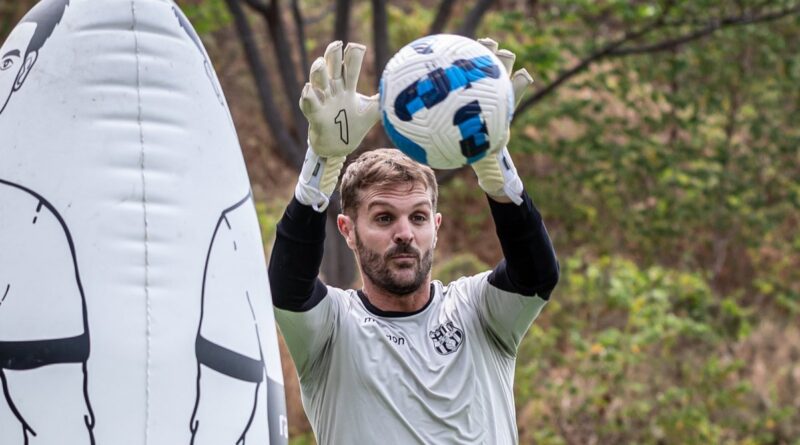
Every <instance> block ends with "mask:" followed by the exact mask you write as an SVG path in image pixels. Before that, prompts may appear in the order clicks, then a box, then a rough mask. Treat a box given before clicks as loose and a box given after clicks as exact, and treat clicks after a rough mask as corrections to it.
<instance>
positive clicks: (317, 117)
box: [300, 41, 380, 157]
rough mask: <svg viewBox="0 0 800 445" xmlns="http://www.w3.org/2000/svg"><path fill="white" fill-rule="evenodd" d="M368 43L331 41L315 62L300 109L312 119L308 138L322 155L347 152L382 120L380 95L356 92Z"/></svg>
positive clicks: (346, 153) (302, 95)
mask: <svg viewBox="0 0 800 445" xmlns="http://www.w3.org/2000/svg"><path fill="white" fill-rule="evenodd" d="M365 51H366V47H365V46H364V45H359V44H357V43H348V44H347V48H345V50H344V60H343V58H342V42H341V41H336V42H333V43H331V44H330V45H328V48H327V49H326V50H325V57H324V58H323V57H319V58H317V60H315V61H314V63H313V64H312V65H311V74H310V76H309V77H310V82H308V83H306V85H305V87H304V88H303V93H302V94H301V96H300V109H301V110H303V114H304V115H305V116H306V119H308V142H309V144H310V145H311V148H312V149H313V150H314V152H315V153H316V154H318V155H319V156H321V157H331V156H347V155H348V154H350V153H352V152H353V151H354V150H355V149H356V148H357V147H358V145H359V144H360V143H361V141H362V140H363V139H364V136H366V135H367V132H369V130H370V129H371V128H372V126H373V125H375V123H376V122H378V118H379V117H380V112H379V110H378V95H377V94H376V95H374V96H372V97H367V96H364V95H363V94H359V93H357V92H356V86H357V85H358V76H359V74H360V72H361V62H362V61H363V60H364V52H365Z"/></svg>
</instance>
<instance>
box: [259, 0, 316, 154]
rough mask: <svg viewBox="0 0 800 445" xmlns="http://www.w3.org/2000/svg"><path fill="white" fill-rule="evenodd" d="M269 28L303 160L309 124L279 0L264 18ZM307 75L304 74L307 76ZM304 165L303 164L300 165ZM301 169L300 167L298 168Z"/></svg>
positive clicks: (276, 0)
mask: <svg viewBox="0 0 800 445" xmlns="http://www.w3.org/2000/svg"><path fill="white" fill-rule="evenodd" d="M264 18H265V19H266V21H267V24H268V26H269V34H270V37H271V38H272V48H273V50H274V53H275V60H276V61H277V63H276V65H277V66H278V72H279V73H280V75H281V83H282V84H283V91H284V93H285V96H286V103H287V104H288V106H289V108H290V109H291V115H292V122H293V124H294V130H295V134H296V135H297V137H296V138H295V140H296V141H298V144H297V149H298V151H299V154H300V157H301V158H302V156H303V154H304V153H305V142H306V139H307V137H308V123H307V121H306V118H305V116H303V112H302V111H300V106H299V105H297V101H298V100H299V99H300V81H299V79H298V77H297V70H296V69H295V64H294V60H293V59H292V54H293V53H294V51H293V50H292V49H293V48H292V45H291V44H290V43H289V39H288V38H287V35H286V27H285V26H284V25H283V15H282V14H281V5H280V1H279V0H272V4H271V5H270V7H269V9H268V14H267V15H265V17H264ZM306 75H307V74H305V73H304V74H303V76H306ZM300 165H302V164H300ZM298 169H299V167H298Z"/></svg>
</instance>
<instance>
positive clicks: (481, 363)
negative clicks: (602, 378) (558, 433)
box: [275, 272, 546, 445]
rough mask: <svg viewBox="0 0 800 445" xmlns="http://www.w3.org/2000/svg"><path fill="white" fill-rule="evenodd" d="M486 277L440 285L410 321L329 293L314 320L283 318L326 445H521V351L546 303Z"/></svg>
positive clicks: (353, 296)
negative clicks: (517, 378) (517, 382)
mask: <svg viewBox="0 0 800 445" xmlns="http://www.w3.org/2000/svg"><path fill="white" fill-rule="evenodd" d="M488 276H489V272H486V273H482V274H479V275H476V276H473V277H466V278H461V279H459V280H458V281H455V282H453V283H451V284H449V285H448V286H446V287H445V286H443V285H442V283H440V282H438V281H434V282H433V284H432V288H433V298H432V299H431V301H430V302H429V303H428V305H427V306H426V307H425V308H424V309H422V310H421V311H419V312H417V313H413V314H409V315H398V316H394V315H395V314H384V315H383V316H381V315H377V314H376V313H375V312H373V311H371V310H370V309H368V308H367V306H365V304H364V303H363V302H362V300H361V298H360V297H359V295H358V293H357V292H356V291H354V290H348V291H344V290H341V289H337V288H334V287H330V286H329V287H328V288H327V289H328V295H327V296H326V297H325V298H324V299H322V301H321V302H319V303H318V304H317V305H316V306H314V307H313V308H312V309H310V310H308V311H305V312H293V311H288V310H283V309H276V311H275V312H276V319H277V321H278V324H279V325H280V327H281V330H282V331H283V333H284V335H285V338H286V341H287V344H288V346H289V351H290V352H291V354H292V358H293V359H294V361H295V364H296V366H297V370H298V374H299V376H300V382H301V388H302V396H303V404H304V406H305V410H306V413H307V414H308V417H309V420H310V421H311V424H312V427H313V428H314V432H315V434H316V436H317V440H318V441H319V443H320V444H321V445H327V444H386V443H392V444H415V443H423V444H493V445H494V444H515V443H517V441H518V436H517V426H516V416H515V410H514V394H513V382H514V363H515V357H516V350H517V347H518V346H519V343H520V340H521V338H522V336H523V334H524V333H525V331H527V329H528V327H529V326H530V324H531V322H532V321H533V320H534V319H535V318H536V317H537V316H538V315H539V312H540V311H541V309H542V307H543V306H544V304H545V303H546V301H545V300H543V299H541V298H539V297H538V296H536V297H525V296H521V295H518V294H514V293H509V292H506V291H503V290H500V289H498V288H496V287H494V286H492V285H491V284H489V283H488V281H487V277H488Z"/></svg>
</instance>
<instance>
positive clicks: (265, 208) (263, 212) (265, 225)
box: [256, 200, 286, 251]
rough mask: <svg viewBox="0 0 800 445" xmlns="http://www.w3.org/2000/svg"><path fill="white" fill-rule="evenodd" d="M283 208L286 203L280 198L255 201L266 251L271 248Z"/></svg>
mask: <svg viewBox="0 0 800 445" xmlns="http://www.w3.org/2000/svg"><path fill="white" fill-rule="evenodd" d="M285 208H286V203H285V202H283V201H281V200H271V201H268V202H265V201H257V202H256V213H257V214H258V223H259V225H260V226H261V239H262V240H263V242H264V248H265V249H266V250H267V251H270V250H271V249H272V244H273V243H274V242H275V232H276V230H277V228H278V221H280V219H281V217H282V216H283V211H284V210H285Z"/></svg>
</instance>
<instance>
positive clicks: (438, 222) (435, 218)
mask: <svg viewBox="0 0 800 445" xmlns="http://www.w3.org/2000/svg"><path fill="white" fill-rule="evenodd" d="M433 222H434V223H435V224H436V229H435V230H434V233H433V247H436V241H439V227H440V226H441V225H442V214H441V213H437V214H435V215H434V216H433Z"/></svg>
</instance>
